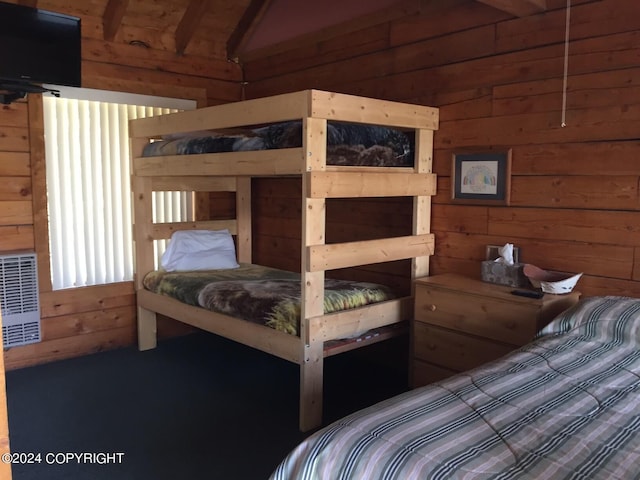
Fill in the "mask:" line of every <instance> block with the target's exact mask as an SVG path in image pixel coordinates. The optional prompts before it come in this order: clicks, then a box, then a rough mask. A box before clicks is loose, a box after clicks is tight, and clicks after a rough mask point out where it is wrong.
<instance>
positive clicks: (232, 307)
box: [143, 264, 394, 335]
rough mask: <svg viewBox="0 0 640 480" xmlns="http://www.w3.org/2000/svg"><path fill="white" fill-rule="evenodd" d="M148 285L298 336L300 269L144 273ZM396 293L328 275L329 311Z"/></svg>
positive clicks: (326, 304) (248, 266) (248, 267)
mask: <svg viewBox="0 0 640 480" xmlns="http://www.w3.org/2000/svg"><path fill="white" fill-rule="evenodd" d="M143 283H144V286H145V288H146V289H147V290H150V291H152V292H154V293H159V294H162V295H168V296H170V297H173V298H175V299H177V300H180V301H181V302H184V303H187V304H189V305H194V306H198V307H202V308H206V309H209V310H212V311H214V312H218V313H224V314H226V315H230V316H232V317H236V318H241V319H243V320H248V321H250V322H255V323H259V324H262V325H266V326H268V327H271V328H274V329H276V330H280V331H283V332H286V333H290V334H292V335H297V334H298V331H299V324H300V297H301V294H300V274H299V273H293V272H288V271H284V270H278V269H275V268H269V267H264V266H260V265H253V264H241V265H240V267H239V268H231V269H225V270H200V271H189V272H184V271H181V272H167V271H164V270H157V271H153V272H150V273H148V274H147V275H146V276H145V278H144V281H143ZM392 298H394V294H393V293H392V292H391V290H390V289H389V288H387V287H385V286H382V285H377V284H374V283H367V282H355V281H348V280H336V279H330V278H327V279H326V280H325V296H324V312H325V313H333V312H337V311H340V310H347V309H349V308H356V307H362V306H365V305H368V304H370V303H376V302H382V301H384V300H390V299H392Z"/></svg>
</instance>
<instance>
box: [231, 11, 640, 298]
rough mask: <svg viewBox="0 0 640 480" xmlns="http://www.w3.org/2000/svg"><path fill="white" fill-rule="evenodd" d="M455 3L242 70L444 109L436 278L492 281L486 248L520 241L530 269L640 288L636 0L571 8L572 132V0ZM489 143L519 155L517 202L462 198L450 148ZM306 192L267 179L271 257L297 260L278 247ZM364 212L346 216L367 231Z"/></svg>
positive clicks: (296, 85) (583, 286)
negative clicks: (529, 9)
mask: <svg viewBox="0 0 640 480" xmlns="http://www.w3.org/2000/svg"><path fill="white" fill-rule="evenodd" d="M441 3H442V4H446V2H441ZM455 3H456V6H454V7H453V8H450V9H446V8H444V9H442V10H440V11H439V12H437V13H434V12H432V13H430V14H428V15H414V16H410V17H406V18H404V19H400V20H393V21H390V22H388V23H385V24H382V25H379V26H376V27H367V28H363V29H361V30H359V31H356V32H355V33H352V34H349V35H345V36H343V37H341V38H337V39H334V40H330V41H323V42H318V43H317V44H315V45H312V46H304V47H302V48H298V49H297V50H292V51H288V52H286V53H285V54H276V55H273V56H270V57H266V58H261V59H254V60H253V61H251V62H248V63H246V64H245V65H244V66H243V68H244V71H245V80H246V81H247V82H248V85H247V86H246V96H247V98H254V97H261V96H265V95H271V94H276V93H280V92H285V91H294V90H301V89H305V88H318V89H326V90H334V91H338V92H343V93H353V94H359V95H366V96H372V97H378V98H385V99H390V100H400V101H409V102H417V103H421V104H425V105H431V106H438V107H440V115H441V124H440V130H439V131H438V132H437V133H436V136H435V147H436V151H435V161H434V172H435V173H437V175H438V195H437V196H436V197H435V198H434V205H433V212H432V228H433V231H434V233H435V235H436V250H435V256H434V257H432V268H431V271H432V273H434V274H436V273H442V272H459V273H464V274H467V275H470V276H474V277H479V275H480V261H481V260H483V259H484V251H485V245H487V244H496V245H502V244H504V243H506V242H512V243H514V244H515V245H517V246H518V247H520V248H521V255H522V259H523V260H524V261H526V262H530V263H533V264H536V265H538V266H540V267H542V268H548V269H555V270H562V271H568V272H584V276H583V278H582V279H581V280H580V282H579V284H578V285H579V290H580V291H582V292H583V293H584V294H585V295H600V294H613V295H632V296H639V295H640V283H639V282H640V247H639V245H640V196H639V192H638V189H639V180H640V169H639V167H638V158H640V155H639V154H640V67H639V66H640V49H638V45H639V44H640V15H639V14H638V13H640V11H639V8H640V7H639V6H638V2H637V0H583V1H580V0H574V1H573V2H572V4H573V8H572V12H571V30H570V31H571V36H570V39H571V41H570V47H569V77H568V96H567V107H568V110H567V113H566V124H567V125H566V127H564V128H563V127H561V118H562V116H561V106H562V83H563V63H564V35H565V9H564V8H565V6H566V1H565V0H547V5H548V7H549V9H548V11H547V12H545V13H543V14H540V15H535V16H532V17H525V18H521V19H519V18H513V17H511V16H509V15H508V14H505V13H503V12H500V11H498V10H495V9H492V8H490V7H487V6H485V5H482V4H480V3H478V2H473V1H468V2H455ZM487 148H493V149H505V148H511V149H512V152H513V172H512V179H511V184H512V190H511V205H510V206H507V207H505V206H500V207H498V206H482V205H472V206H469V205H458V204H452V203H451V201H450V171H451V157H452V153H453V152H456V151H469V150H470V151H473V150H478V149H487ZM297 195H298V192H297V191H296V190H295V187H294V186H293V184H291V185H287V184H286V183H283V182H281V181H271V180H261V181H260V184H259V186H258V188H257V190H256V197H257V198H254V201H255V202H257V203H259V204H262V205H263V209H267V208H268V205H272V208H270V210H269V212H268V213H267V212H263V215H264V217H263V218H260V219H258V220H257V221H258V227H257V229H256V233H257V234H258V235H259V236H261V237H262V238H261V239H257V240H255V244H257V245H261V246H260V247H259V248H261V249H262V250H261V251H260V252H259V258H260V259H261V261H263V262H265V263H273V264H276V266H277V264H282V265H283V266H285V264H288V263H295V259H289V260H286V259H284V258H282V257H281V256H280V255H281V254H279V253H277V248H279V247H282V246H286V245H287V244H289V243H290V244H291V247H290V248H293V245H294V243H295V241H297V239H292V238H291V237H290V235H291V234H290V233H289V232H292V231H295V230H294V229H295V228H298V227H297V224H295V222H294V221H293V220H292V219H293V218H294V217H296V216H297V215H298V212H294V209H295V208H299V207H296V206H297V205H299V199H298V197H297ZM396 206H397V207H398V209H397V210H396V211H397V212H401V214H402V215H404V214H405V213H406V210H402V208H401V207H402V205H401V204H399V205H396ZM361 208H363V207H361ZM370 208H371V210H367V211H366V213H369V212H370V211H373V208H374V206H371V207H370ZM406 208H407V209H408V205H407V206H406ZM392 210H393V208H392ZM394 216H395V215H394V214H392V215H390V216H389V218H394ZM362 218H367V216H366V214H363V212H362V211H361V212H360V213H358V214H357V215H353V216H351V217H350V218H349V219H348V220H347V222H349V223H350V224H351V228H352V229H357V228H360V227H361V228H365V226H364V224H363V221H362V220H361V219H362ZM285 232H287V233H285Z"/></svg>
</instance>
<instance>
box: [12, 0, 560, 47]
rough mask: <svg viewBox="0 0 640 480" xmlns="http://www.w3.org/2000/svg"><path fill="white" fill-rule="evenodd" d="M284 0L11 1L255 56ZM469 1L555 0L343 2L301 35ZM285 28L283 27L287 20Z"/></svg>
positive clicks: (119, 34) (515, 1)
mask: <svg viewBox="0 0 640 480" xmlns="http://www.w3.org/2000/svg"><path fill="white" fill-rule="evenodd" d="M8 1H11V0H8ZM284 1H287V0H232V1H230V0H83V1H80V0H78V1H69V0H14V1H13V2H12V3H20V4H23V5H29V6H33V7H38V8H42V9H45V10H51V11H55V12H59V13H65V14H69V15H73V16H77V17H80V18H81V19H82V22H83V36H84V37H87V38H92V39H101V40H105V41H108V42H116V43H129V44H133V45H140V46H147V47H151V48H154V49H161V50H166V51H173V52H175V53H177V54H178V55H183V54H193V55H200V56H207V57H214V58H219V59H227V58H234V59H236V58H238V57H240V58H242V57H243V56H246V55H249V56H251V55H253V56H254V57H255V56H256V55H259V53H260V51H263V50H264V51H267V52H268V51H269V49H273V48H274V45H270V44H269V38H270V35H269V32H270V31H271V32H279V33H280V38H282V31H283V24H282V22H281V21H280V22H279V21H274V20H273V19H271V20H269V21H267V20H268V19H269V15H267V13H268V11H269V9H270V8H274V7H275V5H276V4H277V3H278V2H284ZM296 1H297V2H298V3H297V4H296V6H299V5H304V4H303V3H302V2H300V0H296ZM471 1H477V2H480V3H482V4H485V5H487V6H488V7H491V8H496V9H499V10H501V11H504V12H507V13H508V14H510V15H513V16H519V17H520V16H526V15H532V14H536V13H540V12H543V11H545V10H546V9H547V1H554V0H395V1H388V2H387V4H388V5H386V6H384V8H380V5H381V4H380V3H376V2H366V3H365V4H370V5H372V8H375V9H377V10H375V11H370V12H365V14H364V15H363V14H362V11H361V10H362V9H361V8H360V14H359V16H358V18H357V19H354V18H345V17H344V12H345V11H348V8H346V7H344V8H340V9H331V10H332V11H333V12H335V18H334V24H333V25H331V26H327V25H326V24H325V25H324V26H320V25H319V26H317V27H314V26H313V24H310V25H309V27H308V28H309V30H310V31H309V32H308V33H307V34H306V35H305V36H306V37H309V36H312V37H311V38H313V39H315V41H318V40H321V39H323V38H326V37H327V36H331V35H335V34H343V33H347V32H348V31H349V29H352V30H353V29H355V28H363V27H367V26H372V25H375V24H376V22H377V23H382V22H385V21H389V20H392V19H394V18H397V17H398V16H401V15H408V14H413V13H421V14H424V13H428V12H429V11H433V10H435V9H442V8H451V7H452V6H455V5H458V4H462V3H465V2H471ZM314 3H316V4H321V3H322V2H314ZM341 3H342V4H343V5H345V6H346V5H348V4H349V3H356V4H358V6H359V7H362V5H363V1H362V0H341ZM383 3H384V2H383ZM307 5H311V4H307ZM341 13H342V16H341ZM297 14H298V15H305V12H304V9H299V12H298V13H297ZM309 17H313V15H309V14H308V13H307V17H306V20H307V23H308V20H309ZM289 21H291V22H295V21H296V19H295V17H293V16H292V17H291V18H289ZM325 21H326V19H325ZM284 27H285V31H286V25H285V26H284ZM258 30H260V31H261V34H262V38H263V40H262V44H260V45H258V47H254V51H253V52H249V51H247V45H248V44H249V41H250V39H251V37H252V35H254V34H255V33H256V32H257V31H258ZM272 37H273V38H275V36H273V35H272ZM298 38H299V37H296V39H285V40H282V39H280V40H277V42H278V43H279V44H286V43H287V42H289V44H292V42H296V43H297V39H298ZM265 39H266V40H265ZM256 51H257V52H258V53H256Z"/></svg>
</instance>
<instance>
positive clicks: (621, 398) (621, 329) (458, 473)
mask: <svg viewBox="0 0 640 480" xmlns="http://www.w3.org/2000/svg"><path fill="white" fill-rule="evenodd" d="M638 465H640V300H639V299H634V298H626V297H613V296H609V297H591V298H587V299H583V300H581V301H580V302H578V303H577V304H576V305H575V306H574V307H572V308H570V309H569V310H567V311H565V312H563V313H562V314H560V315H559V316H558V317H556V318H555V319H554V320H553V321H552V322H551V323H549V324H548V325H547V326H546V327H545V328H543V330H542V331H541V332H540V333H539V335H538V338H537V339H536V340H535V341H534V342H532V343H530V344H528V345H526V346H524V347H522V348H521V349H519V350H517V351H515V352H513V353H511V354H509V355H507V356H505V357H503V358H502V359H499V360H497V361H495V362H491V363H489V364H486V365H484V366H482V367H479V368H476V369H474V370H470V371H468V372H465V373H461V374H458V375H456V376H454V377H450V378H449V379H446V380H443V381H440V382H437V383H434V384H431V385H428V386H425V387H422V388H419V389H416V390H413V391H410V392H407V393H404V394H402V395H400V396H398V397H395V398H392V399H389V400H387V401H384V402H382V403H380V404H378V405H374V406H372V407H370V408H367V409H365V410H362V411H360V412H357V413H354V414H352V415H350V416H348V417H346V418H344V419H342V420H340V421H337V422H335V423H333V424H331V425H329V426H327V427H325V428H323V429H322V430H319V431H318V432H316V433H314V434H313V435H311V436H310V437H308V438H307V439H306V440H304V441H303V442H302V443H301V444H300V445H299V446H298V447H297V448H296V449H295V450H293V451H292V452H291V453H290V454H289V455H288V456H287V458H286V459H285V460H284V461H283V462H282V463H281V464H280V465H279V466H278V467H277V469H276V470H275V472H274V473H273V475H272V480H278V479H290V480H293V479H312V478H313V479H317V478H332V479H350V480H354V479H382V478H386V479H406V478H421V479H438V478H441V479H489V478H491V479H512V478H518V479H541V478H544V479H568V478H575V479H578V478H584V479H590V480H593V479H606V480H612V479H625V480H626V479H637V478H640V469H639V468H638Z"/></svg>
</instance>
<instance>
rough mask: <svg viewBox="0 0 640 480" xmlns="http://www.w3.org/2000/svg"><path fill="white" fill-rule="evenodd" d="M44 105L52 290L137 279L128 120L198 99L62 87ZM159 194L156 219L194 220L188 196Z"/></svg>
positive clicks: (186, 105) (184, 106)
mask: <svg viewBox="0 0 640 480" xmlns="http://www.w3.org/2000/svg"><path fill="white" fill-rule="evenodd" d="M55 88H56V89H58V90H60V87H55ZM158 103H164V104H165V106H162V107H161V106H158ZM43 106H44V126H45V155H46V162H47V203H48V211H49V243H50V245H49V247H50V254H51V277H52V286H53V289H54V290H57V289H62V288H70V287H82V286H87V285H100V284H106V283H112V282H122V281H129V280H132V279H133V239H132V228H131V224H132V215H131V189H130V174H129V129H128V123H129V120H130V119H134V118H142V117H149V116H154V115H162V114H165V113H170V112H176V111H179V110H184V109H189V108H194V107H195V102H191V101H182V102H176V101H175V100H173V99H158V98H157V97H147V96H143V95H127V94H116V93H113V92H101V91H96V90H88V89H74V88H68V89H67V88H64V89H62V90H61V97H60V98H56V97H52V96H44V97H43ZM154 195H155V197H154V216H155V220H156V221H162V222H179V221H187V220H190V219H192V218H193V212H192V205H193V201H192V196H191V195H188V194H185V193H181V192H165V193H156V194H154ZM163 249H164V246H163V245H159V246H158V249H157V252H156V255H157V256H158V255H160V253H161V251H163Z"/></svg>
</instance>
